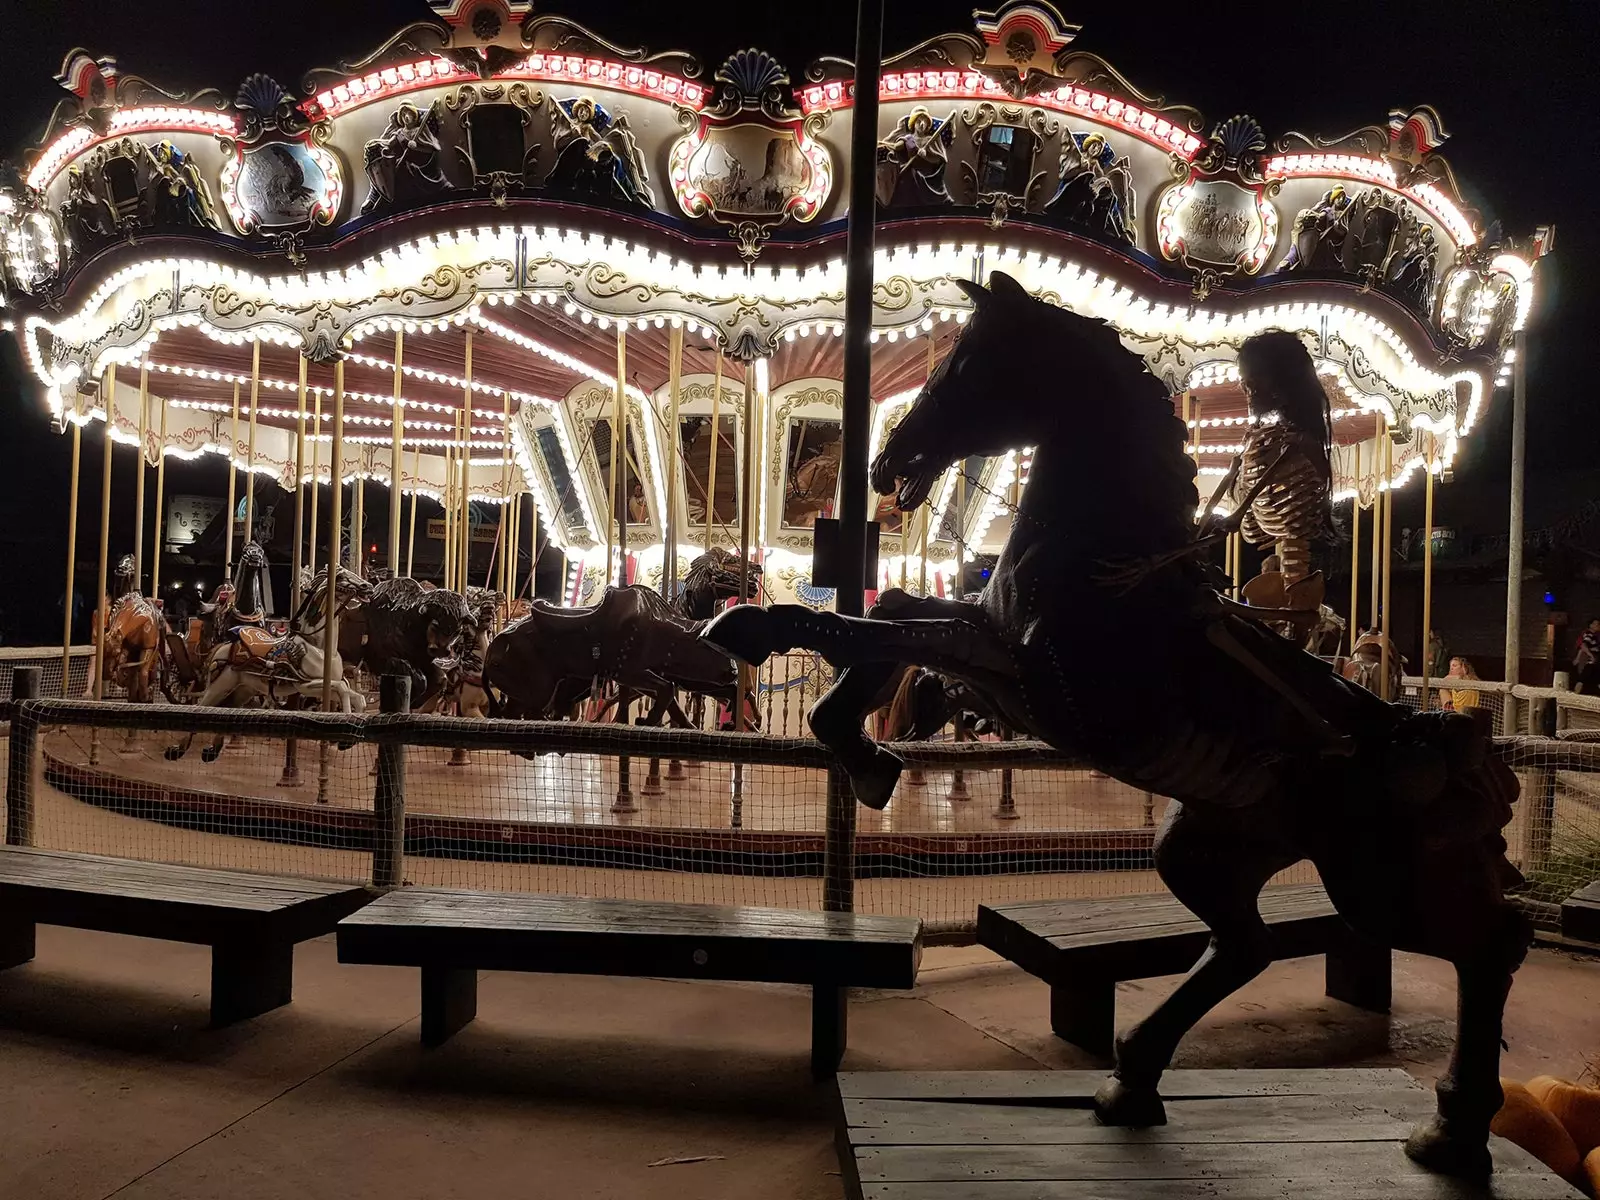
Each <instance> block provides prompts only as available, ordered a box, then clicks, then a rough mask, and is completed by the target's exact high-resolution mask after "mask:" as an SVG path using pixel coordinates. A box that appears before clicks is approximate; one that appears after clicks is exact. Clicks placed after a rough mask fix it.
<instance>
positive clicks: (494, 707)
mask: <svg viewBox="0 0 1600 1200" xmlns="http://www.w3.org/2000/svg"><path fill="white" fill-rule="evenodd" d="M494 659H495V654H494V642H493V641H492V640H491V641H490V642H489V645H488V647H487V648H486V649H485V650H484V652H483V670H482V671H481V672H480V674H479V678H480V679H481V680H482V685H483V694H484V696H485V698H486V702H487V705H488V711H489V715H490V716H491V717H495V718H498V717H500V716H501V715H502V714H503V713H504V712H505V705H504V704H503V703H502V702H501V700H500V693H499V692H498V691H496V690H495V686H494V683H493V682H492V681H491V678H490V665H491V664H492V663H493V662H494Z"/></svg>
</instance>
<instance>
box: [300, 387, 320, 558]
mask: <svg viewBox="0 0 1600 1200" xmlns="http://www.w3.org/2000/svg"><path fill="white" fill-rule="evenodd" d="M305 369H306V360H305V356H304V355H301V357H300V373H301V376H302V377H303V376H304V375H305ZM312 403H313V406H314V407H313V410H312V418H311V518H310V520H309V521H308V523H307V524H308V527H309V529H310V531H311V536H310V537H309V538H307V539H306V570H308V571H310V572H311V574H312V575H315V574H316V573H317V497H318V496H319V495H320V494H321V489H322V484H321V483H320V482H319V481H318V472H319V470H320V467H321V463H322V389H321V388H318V389H317V390H316V392H315V393H314V399H313V401H312Z"/></svg>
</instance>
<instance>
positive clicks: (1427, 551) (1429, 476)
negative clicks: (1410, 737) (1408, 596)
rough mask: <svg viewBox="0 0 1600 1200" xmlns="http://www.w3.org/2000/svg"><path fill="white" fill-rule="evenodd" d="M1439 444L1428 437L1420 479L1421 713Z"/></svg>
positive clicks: (1429, 636) (1427, 666)
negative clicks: (1435, 468)
mask: <svg viewBox="0 0 1600 1200" xmlns="http://www.w3.org/2000/svg"><path fill="white" fill-rule="evenodd" d="M1437 452H1438V445H1437V443H1436V442H1435V440H1434V437H1433V434H1432V433H1429V434H1428V457H1427V459H1426V460H1425V461H1424V462H1423V464H1422V469H1423V471H1424V472H1426V478H1425V479H1424V480H1423V489H1424V491H1423V502H1422V711H1423V712H1427V711H1428V675H1429V674H1430V673H1431V671H1432V670H1433V663H1432V661H1431V659H1432V657H1433V656H1432V652H1431V650H1430V649H1429V647H1430V646H1431V644H1432V642H1433V458H1434V455H1435V454H1436V453H1437Z"/></svg>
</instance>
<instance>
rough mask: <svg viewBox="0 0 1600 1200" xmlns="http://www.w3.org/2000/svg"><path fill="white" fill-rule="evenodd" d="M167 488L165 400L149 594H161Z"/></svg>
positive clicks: (157, 457) (151, 547)
mask: <svg viewBox="0 0 1600 1200" xmlns="http://www.w3.org/2000/svg"><path fill="white" fill-rule="evenodd" d="M166 490H167V402H166V401H165V400H163V401H162V402H161V444H160V445H159V446H158V447H157V448H156V536H155V537H154V538H153V539H152V541H151V545H150V595H151V596H152V597H156V596H160V595H161V547H162V545H163V544H164V539H163V538H162V535H161V506H162V503H163V501H164V498H165V495H166Z"/></svg>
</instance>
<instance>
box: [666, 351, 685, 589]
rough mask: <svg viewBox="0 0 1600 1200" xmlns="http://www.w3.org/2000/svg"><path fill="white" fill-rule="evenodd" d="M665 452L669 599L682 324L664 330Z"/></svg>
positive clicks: (674, 554) (678, 471)
mask: <svg viewBox="0 0 1600 1200" xmlns="http://www.w3.org/2000/svg"><path fill="white" fill-rule="evenodd" d="M667 391H668V401H667V453H666V462H665V463H664V464H662V467H661V471H662V474H663V475H664V476H665V479H664V480H663V482H665V484H666V485H667V537H666V546H665V551H666V558H665V559H664V560H663V562H662V571H661V594H662V595H664V596H666V597H667V598H668V599H669V600H672V599H676V598H677V595H678V481H679V479H680V478H681V477H682V475H683V450H682V445H681V443H682V439H681V438H680V436H679V428H678V421H679V417H678V406H679V404H680V403H681V402H682V399H683V396H682V393H683V326H682V325H674V326H672V328H671V329H670V330H669V331H668V333H667Z"/></svg>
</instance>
